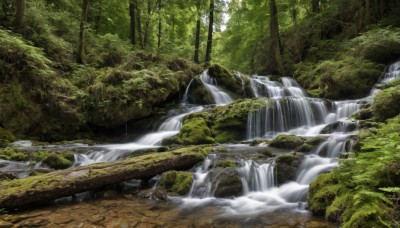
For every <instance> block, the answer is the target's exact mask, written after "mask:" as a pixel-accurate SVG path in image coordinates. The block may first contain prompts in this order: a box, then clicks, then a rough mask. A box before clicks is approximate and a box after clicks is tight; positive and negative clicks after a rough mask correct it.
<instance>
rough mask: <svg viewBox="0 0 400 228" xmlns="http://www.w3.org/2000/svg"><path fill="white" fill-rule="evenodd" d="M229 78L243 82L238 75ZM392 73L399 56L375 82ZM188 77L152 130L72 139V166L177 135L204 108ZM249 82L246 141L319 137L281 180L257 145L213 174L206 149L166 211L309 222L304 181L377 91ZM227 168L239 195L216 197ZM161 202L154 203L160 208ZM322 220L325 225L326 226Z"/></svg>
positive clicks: (221, 99)
mask: <svg viewBox="0 0 400 228" xmlns="http://www.w3.org/2000/svg"><path fill="white" fill-rule="evenodd" d="M236 76H237V77H238V78H240V79H241V80H243V79H242V76H241V75H240V73H237V74H236ZM399 76H400V62H397V63H394V64H393V65H391V66H389V67H388V72H387V73H386V74H385V75H383V77H382V80H381V83H387V82H389V81H392V80H393V79H394V78H397V77H399ZM199 77H200V80H201V82H202V83H203V85H204V86H205V88H206V89H207V90H208V91H209V92H210V94H211V95H212V97H213V98H214V101H215V105H226V104H229V103H231V102H232V101H233V99H232V98H231V97H230V96H229V95H228V94H227V93H226V92H224V91H223V90H222V89H221V88H220V87H219V86H218V85H217V81H216V80H215V79H214V78H212V77H210V76H209V75H208V72H207V71H205V72H204V73H202V74H201V75H200V76H199ZM192 82H193V80H192ZM192 82H190V83H189V86H188V88H187V89H186V91H185V95H184V98H183V101H182V104H181V106H182V108H181V110H180V111H179V112H171V114H170V115H168V116H167V117H166V119H165V121H164V122H163V123H162V124H161V125H160V126H159V127H158V130H157V131H155V132H151V133H149V134H146V135H144V136H142V137H140V138H139V139H137V140H136V141H135V142H133V143H128V144H114V145H98V146H88V145H83V144H82V145H72V147H74V148H75V149H76V150H78V151H79V150H81V151H86V152H85V153H77V155H76V157H75V159H76V162H75V165H76V166H79V165H87V164H91V163H95V162H102V161H113V160H117V159H120V158H122V157H124V156H126V155H127V154H129V153H132V152H133V151H135V150H139V149H146V148H154V147H158V146H159V145H160V143H161V141H162V140H163V139H165V138H168V137H171V136H174V135H176V134H178V132H179V130H180V128H181V126H182V123H181V120H182V118H183V117H184V116H185V115H188V114H190V113H194V112H199V111H201V110H203V109H204V108H205V107H202V106H193V105H192V106H191V105H189V104H188V98H187V97H188V93H189V90H190V87H191V85H192ZM250 82H251V87H252V90H253V92H254V96H256V97H259V98H261V97H265V99H266V102H268V103H269V105H268V106H267V107H264V108H259V109H258V110H257V111H256V112H252V113H250V114H249V115H248V121H247V140H252V139H272V138H274V137H276V136H277V135H279V134H290V135H297V136H303V137H307V138H308V137H313V136H322V137H324V138H325V139H326V140H325V141H324V142H322V143H321V144H319V145H318V146H316V147H315V148H314V149H313V150H312V151H311V152H309V153H308V154H306V155H305V156H304V159H302V162H301V164H300V165H299V168H298V170H297V173H296V175H295V178H293V179H292V180H290V181H286V182H283V183H279V181H278V180H277V175H278V174H277V169H276V158H263V159H260V158H259V153H258V152H254V153H253V152H251V151H253V150H263V149H265V146H261V147H250V146H248V145H226V147H227V148H229V149H228V151H229V154H230V155H227V156H231V157H230V158H231V159H236V163H237V165H238V167H237V168H231V169H229V170H228V172H225V171H222V172H219V171H217V172H216V171H215V170H216V169H215V167H216V163H217V161H218V159H221V158H220V157H221V156H222V155H219V154H218V155H216V154H210V155H209V156H208V157H207V159H205V161H204V163H203V164H202V165H200V166H198V167H197V168H195V169H194V172H193V175H194V181H193V184H192V187H191V190H190V193H189V194H188V195H187V196H186V197H170V200H169V202H168V205H169V206H165V205H166V204H165V205H164V204H163V205H164V206H165V208H169V209H165V210H176V208H179V209H178V210H179V211H181V212H182V213H186V214H187V216H189V217H190V216H191V215H193V214H194V213H195V211H196V213H198V215H200V216H203V217H210V218H213V220H218V219H225V220H226V219H228V220H229V221H233V220H235V219H242V220H243V219H244V220H246V219H249V218H252V219H254V221H259V222H260V223H262V224H264V225H265V224H267V225H271V223H272V224H275V223H276V224H278V223H279V222H277V221H276V219H274V218H278V217H279V216H280V214H282V213H283V214H285V216H286V217H285V218H288V217H292V218H297V217H301V218H305V220H306V221H309V220H310V215H309V213H308V212H307V210H306V209H305V208H306V199H307V193H308V187H309V185H310V183H311V182H312V181H313V180H314V179H315V178H316V177H317V176H318V175H319V174H321V173H324V172H328V171H330V170H331V169H332V168H334V167H336V166H337V165H338V157H339V156H340V154H341V152H343V151H351V149H352V145H353V144H354V141H353V139H352V136H354V135H355V134H357V131H356V128H355V127H354V126H355V124H354V123H353V122H352V121H350V120H348V119H347V118H348V117H349V116H350V115H352V114H353V113H355V112H357V111H358V110H360V108H361V106H362V104H363V103H364V102H365V101H367V100H369V99H371V96H372V94H374V93H375V92H376V91H377V89H374V90H373V91H371V96H369V97H366V98H364V99H359V100H347V101H328V100H322V99H317V98H311V97H309V96H308V95H307V93H306V92H305V91H304V90H303V89H302V88H301V87H300V86H299V85H298V84H297V82H296V81H295V80H293V79H291V78H288V77H284V78H281V81H280V82H277V81H273V80H270V78H269V77H266V76H252V77H251V80H250ZM243 85H244V84H243ZM327 127H328V128H327ZM18 143H19V144H18ZM17 144H18V145H17V146H26V147H29V146H30V145H28V144H29V142H26V141H24V142H17ZM237 148H241V149H237ZM286 152H288V151H278V152H277V153H276V154H278V156H280V155H282V154H283V153H286ZM0 162H2V161H1V160H0ZM19 165H23V164H22V163H16V164H14V163H13V164H11V163H10V164H9V166H12V167H18V166H19ZM4 167H7V166H1V168H0V169H3V168H4ZM217 170H218V169H217ZM0 171H1V170H0ZM232 173H233V174H234V175H236V176H237V177H238V178H239V179H238V180H239V182H240V183H241V186H242V189H241V194H240V195H238V196H236V197H228V198H223V197H217V196H216V191H217V189H218V185H219V184H220V182H221V178H222V177H223V176H224V175H232ZM160 204H161V203H160ZM171 205H172V206H171ZM164 206H160V207H159V209H160V208H164ZM171 208H175V209H171ZM160 210H161V209H160ZM265 215H269V216H272V217H271V218H269V219H268V221H265V220H262V219H261V220H262V221H261V220H259V219H260V218H268V216H267V217H265ZM260 216H261V217H260ZM274 216H275V217H274ZM305 223H307V222H305ZM252 225H257V224H252ZM289 225H290V224H289ZM292 225H293V224H292ZM303 225H304V224H303ZM325 225H326V227H330V225H329V224H328V225H327V224H325ZM245 226H246V224H245ZM296 226H300V225H298V224H297V225H296Z"/></svg>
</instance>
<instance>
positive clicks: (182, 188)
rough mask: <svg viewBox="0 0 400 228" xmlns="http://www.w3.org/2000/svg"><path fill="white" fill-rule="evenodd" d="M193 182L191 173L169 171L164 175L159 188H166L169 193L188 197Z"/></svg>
mask: <svg viewBox="0 0 400 228" xmlns="http://www.w3.org/2000/svg"><path fill="white" fill-rule="evenodd" d="M192 180H193V175H192V173H191V172H182V171H168V172H165V173H164V174H163V176H162V177H161V179H160V181H159V182H158V186H161V187H164V188H165V189H166V190H167V191H168V192H173V193H176V194H178V195H186V194H187V193H189V191H190V187H191V183H192Z"/></svg>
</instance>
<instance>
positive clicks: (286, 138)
mask: <svg viewBox="0 0 400 228" xmlns="http://www.w3.org/2000/svg"><path fill="white" fill-rule="evenodd" d="M304 141H305V140H304V138H302V137H299V136H295V135H278V136H277V137H275V138H274V139H273V140H272V141H271V143H270V146H272V147H275V148H279V149H289V150H293V149H295V148H297V147H299V146H301V145H302V144H303V143H304Z"/></svg>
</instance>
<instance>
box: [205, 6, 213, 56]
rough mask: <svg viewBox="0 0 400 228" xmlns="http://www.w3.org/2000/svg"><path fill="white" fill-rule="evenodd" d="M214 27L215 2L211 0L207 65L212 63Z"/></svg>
mask: <svg viewBox="0 0 400 228" xmlns="http://www.w3.org/2000/svg"><path fill="white" fill-rule="evenodd" d="M213 26H214V0H211V1H210V16H209V23H208V38H207V49H206V63H210V61H211V52H212V37H213Z"/></svg>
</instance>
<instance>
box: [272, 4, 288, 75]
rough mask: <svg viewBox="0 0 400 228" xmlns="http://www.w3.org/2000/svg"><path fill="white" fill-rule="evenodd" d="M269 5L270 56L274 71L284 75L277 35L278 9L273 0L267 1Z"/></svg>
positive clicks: (279, 42)
mask: <svg viewBox="0 0 400 228" xmlns="http://www.w3.org/2000/svg"><path fill="white" fill-rule="evenodd" d="M269 3H270V6H269V9H270V16H271V18H270V21H269V31H270V37H271V47H270V50H271V52H272V56H273V58H274V61H275V62H274V65H275V67H276V71H277V73H278V74H279V75H285V69H284V67H283V60H282V53H281V41H280V37H279V23H278V9H277V8H276V4H275V0H270V1H269Z"/></svg>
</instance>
